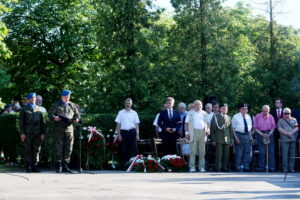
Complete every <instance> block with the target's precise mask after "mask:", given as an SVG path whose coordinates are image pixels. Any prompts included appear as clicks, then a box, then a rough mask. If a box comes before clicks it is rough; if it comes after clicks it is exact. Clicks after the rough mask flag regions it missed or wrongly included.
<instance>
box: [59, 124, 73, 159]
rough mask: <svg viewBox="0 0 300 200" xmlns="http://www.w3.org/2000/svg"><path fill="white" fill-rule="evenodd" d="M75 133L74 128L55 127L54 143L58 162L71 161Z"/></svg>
mask: <svg viewBox="0 0 300 200" xmlns="http://www.w3.org/2000/svg"><path fill="white" fill-rule="evenodd" d="M73 142H74V133H73V129H70V128H67V129H62V128H55V130H54V143H55V152H56V162H62V161H64V162H67V163H70V160H71V154H72V150H73Z"/></svg>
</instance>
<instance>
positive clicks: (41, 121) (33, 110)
mask: <svg viewBox="0 0 300 200" xmlns="http://www.w3.org/2000/svg"><path fill="white" fill-rule="evenodd" d="M19 125H20V133H21V134H26V135H27V134H45V130H46V125H45V116H44V115H43V113H42V110H41V107H39V106H34V107H32V106H30V105H27V106H25V107H24V108H22V109H21V111H20V115H19Z"/></svg>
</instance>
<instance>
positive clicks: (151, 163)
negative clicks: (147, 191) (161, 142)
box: [127, 155, 165, 173]
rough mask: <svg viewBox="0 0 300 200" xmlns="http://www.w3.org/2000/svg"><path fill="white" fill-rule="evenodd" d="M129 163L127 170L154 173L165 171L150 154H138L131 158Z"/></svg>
mask: <svg viewBox="0 0 300 200" xmlns="http://www.w3.org/2000/svg"><path fill="white" fill-rule="evenodd" d="M129 164H130V165H129V167H128V169H127V172H131V171H134V172H149V173H153V172H163V171H165V168H164V167H163V166H162V165H161V164H159V162H158V161H157V160H155V159H154V158H153V157H151V156H150V155H149V156H148V157H144V156H143V155H137V156H136V157H133V158H131V159H130V161H129Z"/></svg>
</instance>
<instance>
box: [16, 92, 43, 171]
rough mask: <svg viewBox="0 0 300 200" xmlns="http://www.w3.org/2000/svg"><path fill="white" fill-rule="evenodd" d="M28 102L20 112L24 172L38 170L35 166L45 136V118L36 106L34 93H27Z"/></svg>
mask: <svg viewBox="0 0 300 200" xmlns="http://www.w3.org/2000/svg"><path fill="white" fill-rule="evenodd" d="M27 100H28V102H27V103H28V104H27V105H26V106H25V107H24V108H23V109H22V110H21V112H20V115H19V117H20V120H19V122H20V132H21V135H20V137H21V140H22V142H24V147H25V148H24V151H25V155H24V161H25V168H26V172H40V170H39V169H38V167H37V163H38V161H39V153H40V150H41V144H42V141H43V140H44V138H45V118H44V115H43V113H42V109H41V107H39V106H37V105H36V104H35V103H36V93H29V94H28V95H27Z"/></svg>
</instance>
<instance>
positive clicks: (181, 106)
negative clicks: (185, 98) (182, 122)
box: [178, 102, 186, 108]
mask: <svg viewBox="0 0 300 200" xmlns="http://www.w3.org/2000/svg"><path fill="white" fill-rule="evenodd" d="M178 108H186V105H185V103H183V102H181V103H179V104H178Z"/></svg>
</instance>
